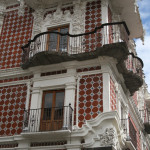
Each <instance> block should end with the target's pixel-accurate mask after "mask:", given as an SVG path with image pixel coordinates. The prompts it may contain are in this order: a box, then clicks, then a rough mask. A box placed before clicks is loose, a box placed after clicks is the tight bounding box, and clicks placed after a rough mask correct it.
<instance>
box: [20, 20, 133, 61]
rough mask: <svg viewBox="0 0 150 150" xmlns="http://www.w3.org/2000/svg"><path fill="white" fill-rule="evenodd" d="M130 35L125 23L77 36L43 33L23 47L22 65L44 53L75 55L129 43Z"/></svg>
mask: <svg viewBox="0 0 150 150" xmlns="http://www.w3.org/2000/svg"><path fill="white" fill-rule="evenodd" d="M129 34H130V33H129V30H128V28H127V26H126V23H125V22H115V23H106V24H102V25H101V26H100V27H96V28H95V30H94V31H92V32H88V33H84V34H77V35H71V34H69V33H60V32H43V33H40V34H38V35H36V36H35V37H34V39H33V40H30V41H29V43H28V44H27V45H25V46H23V47H22V49H23V57H22V63H25V62H27V61H28V60H29V59H30V58H32V57H33V56H34V55H35V54H37V53H40V52H44V51H52V52H58V53H67V54H68V55H73V54H79V53H85V52H91V51H94V50H96V48H98V47H102V46H103V45H105V44H112V43H118V42H126V43H128V36H129ZM58 37H59V38H58Z"/></svg>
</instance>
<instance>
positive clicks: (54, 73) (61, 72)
mask: <svg viewBox="0 0 150 150" xmlns="http://www.w3.org/2000/svg"><path fill="white" fill-rule="evenodd" d="M63 73H67V70H66V69H65V70H58V71H53V72H44V73H41V77H43V76H51V75H56V74H63Z"/></svg>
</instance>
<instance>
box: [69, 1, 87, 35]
mask: <svg viewBox="0 0 150 150" xmlns="http://www.w3.org/2000/svg"><path fill="white" fill-rule="evenodd" d="M74 4H75V5H74V14H73V18H72V27H73V29H72V34H78V33H84V31H85V11H86V3H85V2H84V3H80V1H77V2H75V3H74Z"/></svg>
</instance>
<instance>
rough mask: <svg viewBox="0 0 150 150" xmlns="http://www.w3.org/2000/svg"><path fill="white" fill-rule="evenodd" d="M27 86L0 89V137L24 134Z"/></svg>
mask: <svg viewBox="0 0 150 150" xmlns="http://www.w3.org/2000/svg"><path fill="white" fill-rule="evenodd" d="M26 95H27V86H26V84H20V85H14V86H5V87H0V129H1V130H0V136H10V135H14V134H20V133H21V132H22V125H23V114H24V108H25V101H26Z"/></svg>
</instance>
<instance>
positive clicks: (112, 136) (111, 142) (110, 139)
mask: <svg viewBox="0 0 150 150" xmlns="http://www.w3.org/2000/svg"><path fill="white" fill-rule="evenodd" d="M99 136H100V142H101V146H116V133H115V130H114V129H113V128H106V129H105V132H104V133H103V134H100V135H99Z"/></svg>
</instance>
